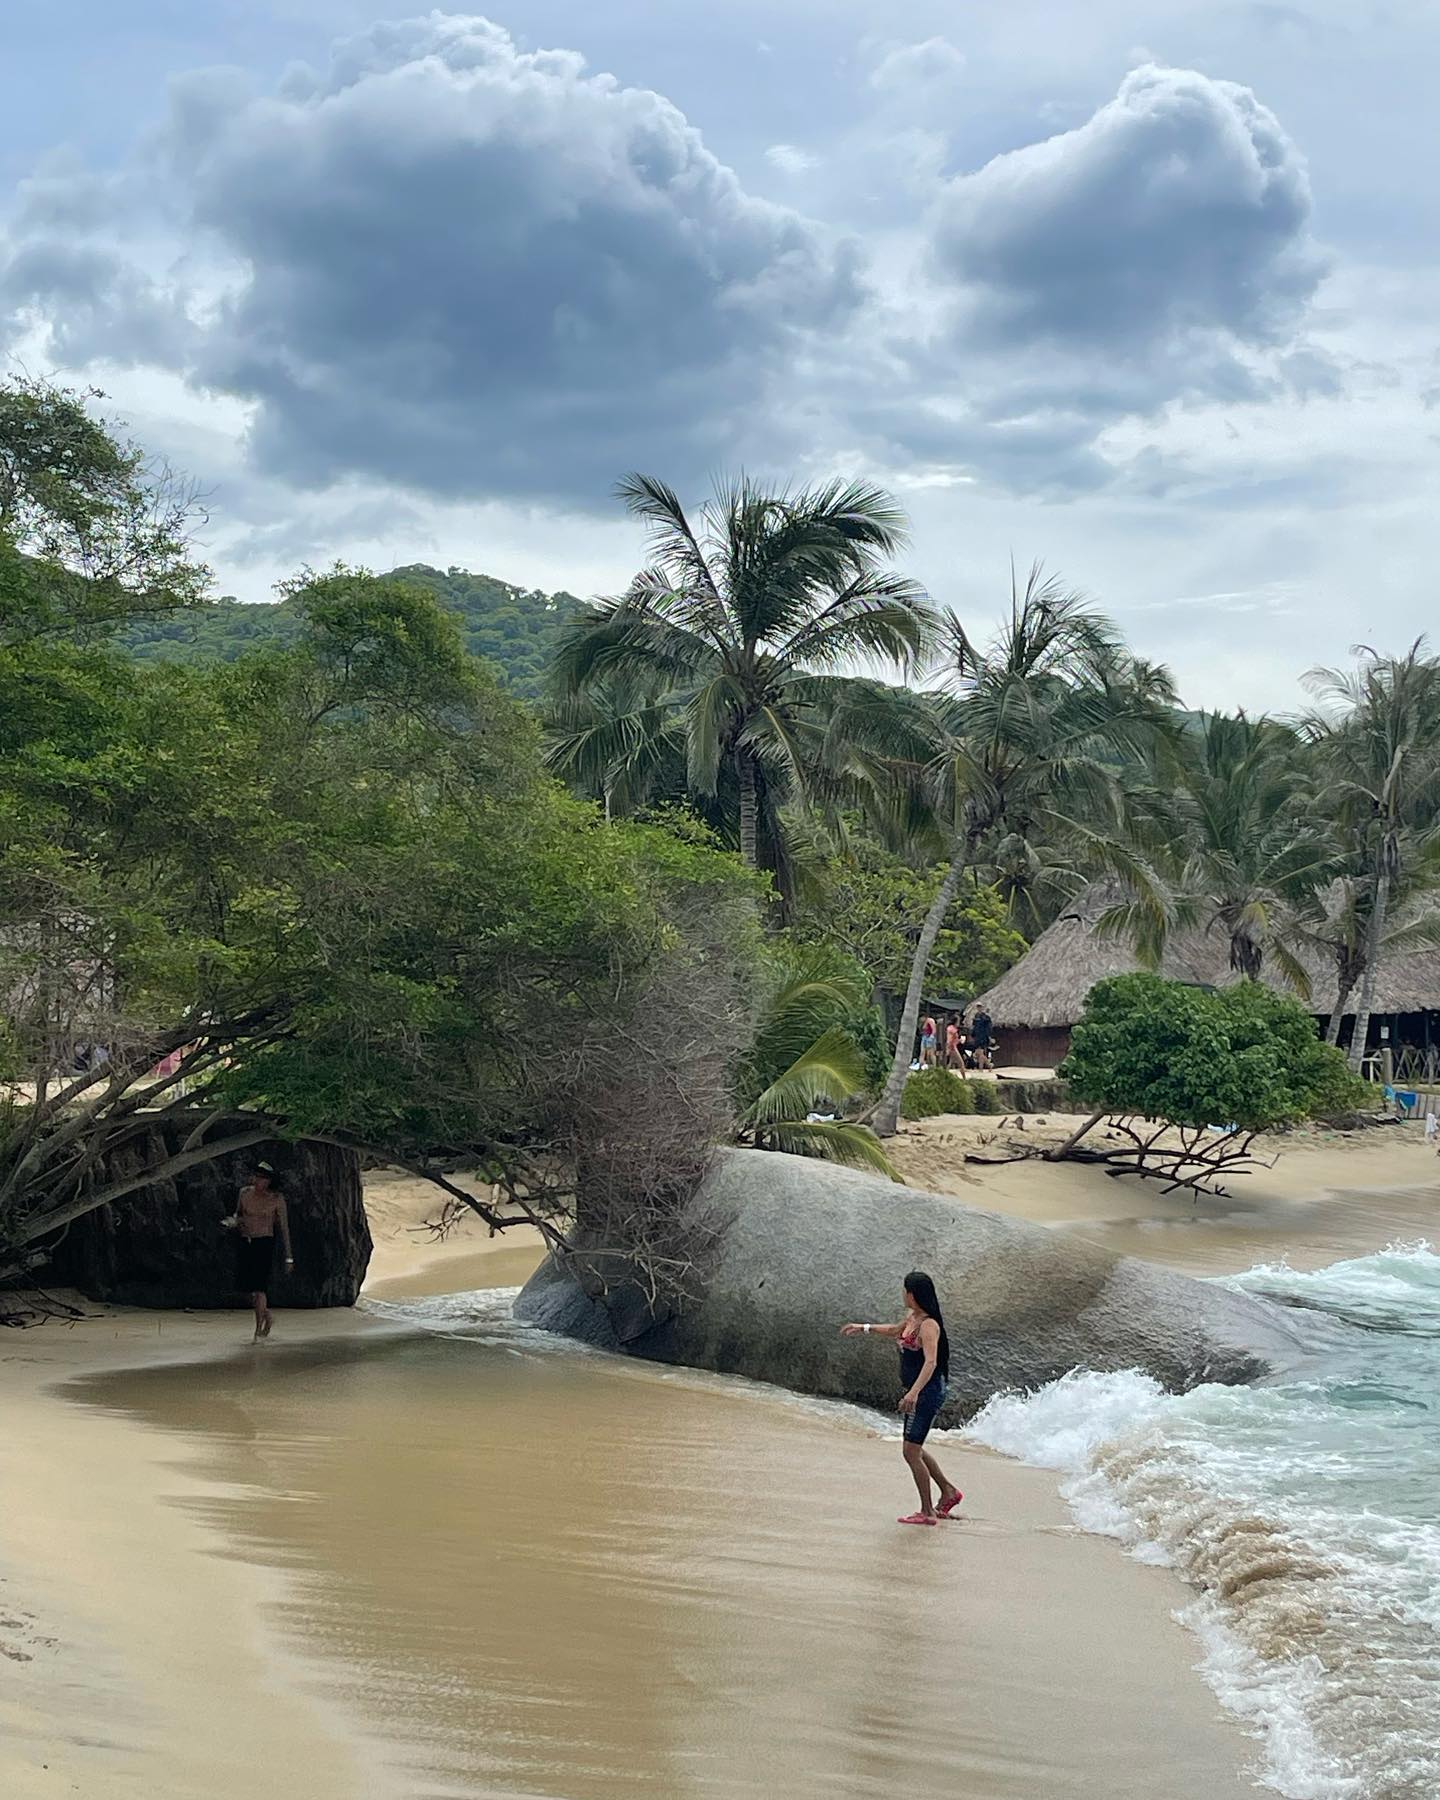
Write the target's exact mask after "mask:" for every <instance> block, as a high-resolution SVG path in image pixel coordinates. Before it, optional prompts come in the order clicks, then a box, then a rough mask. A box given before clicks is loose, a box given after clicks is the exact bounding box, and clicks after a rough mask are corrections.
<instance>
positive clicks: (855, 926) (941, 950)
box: [794, 834, 1026, 1067]
mask: <svg viewBox="0 0 1440 1800" xmlns="http://www.w3.org/2000/svg"><path fill="white" fill-rule="evenodd" d="M943 876H944V870H943V869H941V868H929V869H925V870H916V869H914V868H912V867H910V865H909V864H907V863H906V862H904V861H902V859H901V858H900V857H898V856H892V855H891V854H890V853H889V852H887V851H885V850H883V849H881V848H880V846H879V845H878V844H876V843H874V841H873V840H871V839H868V838H866V837H864V836H863V835H861V834H856V835H855V836H854V838H853V840H852V844H851V850H850V854H849V855H848V856H847V857H845V858H843V859H842V858H839V857H834V858H831V859H830V860H829V861H828V862H827V863H826V864H825V865H824V867H823V869H822V870H821V871H820V881H819V883H818V884H817V886H818V892H817V893H816V895H815V896H814V897H813V898H808V899H807V900H806V901H805V902H803V903H802V904H801V905H800V906H799V907H798V908H797V910H796V916H795V923H794V931H795V934H796V936H797V937H799V938H800V939H802V940H803V941H805V942H807V943H832V944H837V945H839V946H840V947H841V948H842V949H844V950H845V951H846V952H847V953H848V954H849V955H850V956H852V957H853V958H854V959H855V961H856V962H858V963H859V964H861V965H862V966H863V967H864V968H865V969H866V970H867V971H868V973H869V975H870V979H871V981H872V983H873V984H874V985H875V986H876V987H878V988H880V989H882V990H883V991H884V992H886V993H889V994H903V993H904V992H905V984H906V982H907V981H908V980H909V978H910V963H911V959H912V958H913V956H914V954H915V945H916V943H917V941H918V940H919V936H920V929H921V926H922V925H923V923H924V920H925V915H926V913H927V912H928V911H929V910H930V906H931V903H932V902H933V901H934V898H935V895H936V894H937V892H938V891H939V888H940V883H941V880H942V879H943ZM1025 950H1026V944H1025V939H1024V938H1023V937H1022V936H1021V935H1020V933H1019V932H1018V931H1017V930H1015V928H1014V927H1013V926H1012V924H1011V923H1010V919H1009V916H1008V913H1007V909H1006V906H1005V902H1004V900H1003V899H1002V898H1001V897H1000V895H999V894H998V893H997V892H996V890H995V889H994V888H993V887H987V886H984V885H983V884H981V883H979V882H974V881H967V882H964V883H963V884H962V885H961V888H960V891H959V892H958V893H957V894H956V896H955V899H954V901H953V903H952V904H951V906H950V908H949V910H948V912H947V913H946V915H945V920H944V923H943V924H942V925H941V928H940V936H939V938H938V940H937V941H936V946H935V951H934V954H933V956H932V957H931V959H930V978H929V990H930V991H931V992H934V993H940V994H946V995H954V996H956V997H960V998H964V999H969V998H971V997H973V996H974V995H975V994H980V993H983V992H984V991H985V989H986V988H988V987H991V986H993V984H994V983H995V982H997V981H998V980H999V979H1000V977H1001V976H1002V975H1003V974H1004V973H1005V971H1006V970H1007V969H1008V968H1009V967H1010V966H1011V964H1012V963H1015V962H1017V961H1018V960H1019V959H1020V957H1022V956H1023V955H1024V954H1025ZM886 1064H887V1067H888V1064H889V1054H888V1052H887V1055H886Z"/></svg>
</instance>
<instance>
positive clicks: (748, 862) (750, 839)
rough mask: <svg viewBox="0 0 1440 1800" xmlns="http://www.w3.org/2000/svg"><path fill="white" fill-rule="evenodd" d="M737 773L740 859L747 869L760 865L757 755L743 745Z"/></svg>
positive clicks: (736, 759) (739, 751)
mask: <svg viewBox="0 0 1440 1800" xmlns="http://www.w3.org/2000/svg"><path fill="white" fill-rule="evenodd" d="M735 774H736V777H737V779H738V781H739V783H740V860H741V861H742V862H743V863H744V864H745V866H746V868H747V869H754V868H756V867H758V866H759V858H758V854H757V851H756V816H757V813H758V810H759V807H758V802H757V799H756V794H755V785H756V784H755V757H754V754H753V752H751V751H749V750H747V749H745V747H744V746H743V745H741V746H740V747H739V748H738V749H737V750H736V752H735Z"/></svg>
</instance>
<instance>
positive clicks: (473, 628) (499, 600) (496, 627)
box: [119, 563, 585, 702]
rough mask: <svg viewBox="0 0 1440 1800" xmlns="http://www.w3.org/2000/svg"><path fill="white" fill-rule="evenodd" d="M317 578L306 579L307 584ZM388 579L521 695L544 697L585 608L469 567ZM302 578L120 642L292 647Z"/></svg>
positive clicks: (170, 649) (168, 657)
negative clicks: (563, 637)
mask: <svg viewBox="0 0 1440 1800" xmlns="http://www.w3.org/2000/svg"><path fill="white" fill-rule="evenodd" d="M307 579H313V577H302V578H301V581H302V583H303V582H304V581H305V580H307ZM388 579H390V580H393V581H395V582H397V583H401V584H403V585H404V586H405V587H406V588H408V589H412V590H414V589H419V590H421V591H422V592H423V593H424V594H426V595H428V596H429V597H430V598H432V599H433V600H435V601H436V602H437V603H438V605H439V607H440V610H441V612H442V613H443V614H445V615H447V616H448V617H450V618H453V620H454V621H455V623H456V625H457V626H458V627H459V631H460V637H461V641H462V643H463V645H464V647H465V649H466V650H467V651H468V652H469V653H470V654H471V655H472V656H479V657H483V658H484V659H485V660H486V661H488V662H490V663H493V664H494V666H495V668H496V669H497V670H498V671H499V673H500V675H501V678H502V680H503V682H504V685H505V687H506V688H507V689H508V690H509V692H510V693H512V694H515V695H516V696H517V697H519V698H521V699H524V700H528V701H532V702H533V701H536V700H538V699H539V698H540V697H541V694H542V692H543V689H544V684H545V675H546V671H547V670H548V667H549V663H550V658H551V656H552V655H553V653H554V647H555V643H556V640H557V638H558V636H559V634H560V633H561V631H562V630H563V629H564V627H565V626H566V625H567V624H568V623H569V622H570V621H571V620H573V619H575V618H577V617H579V616H580V615H581V614H582V613H583V612H584V611H585V608H584V605H583V604H582V602H581V601H579V600H577V599H576V598H575V596H574V595H573V594H567V593H563V592H562V593H555V594H547V593H543V592H542V591H541V590H540V589H538V588H518V587H513V586H511V585H510V584H509V583H508V582H504V581H497V580H496V579H495V577H494V576H491V575H481V574H475V573H472V572H471V571H470V570H468V569H450V570H440V569H432V568H431V567H429V565H428V564H426V563H408V564H406V565H404V566H403V567H401V568H398V569H391V570H390V571H388ZM295 585H296V584H295V583H285V584H282V586H281V588H280V593H281V595H282V598H281V599H280V600H278V601H274V602H263V601H261V602H253V603H245V602H241V601H239V600H236V599H234V598H233V597H231V596H225V595H222V596H221V597H220V598H219V599H218V600H212V601H207V602H205V603H204V604H202V605H200V606H197V607H195V608H193V609H191V610H188V611H186V612H185V613H183V614H181V615H179V616H176V617H159V618H147V619H142V620H139V621H137V622H135V623H132V624H130V625H127V626H126V628H125V629H124V630H123V631H122V632H121V634H120V637H119V642H121V643H122V644H123V645H124V647H125V648H126V649H127V650H128V651H129V652H130V653H131V654H132V655H133V656H134V657H135V658H136V659H137V660H138V661H142V662H178V663H196V662H234V661H235V660H236V659H237V658H239V657H241V656H247V655H249V654H250V652H251V651H252V650H262V649H266V650H271V649H283V648H286V647H289V646H293V645H294V644H295V643H296V642H297V641H298V640H299V638H300V637H301V636H302V634H303V632H304V630H305V620H304V616H303V612H302V609H301V608H300V606H299V605H298V604H297V602H296V598H295V593H294V589H295Z"/></svg>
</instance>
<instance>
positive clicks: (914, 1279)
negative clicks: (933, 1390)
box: [905, 1269, 950, 1381]
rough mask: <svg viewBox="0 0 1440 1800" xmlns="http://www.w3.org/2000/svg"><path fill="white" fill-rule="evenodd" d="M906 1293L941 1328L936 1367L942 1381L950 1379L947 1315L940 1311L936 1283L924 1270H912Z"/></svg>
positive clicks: (907, 1281) (906, 1283)
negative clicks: (946, 1327)
mask: <svg viewBox="0 0 1440 1800" xmlns="http://www.w3.org/2000/svg"><path fill="white" fill-rule="evenodd" d="M905 1292H906V1293H907V1294H909V1296H910V1298H911V1299H912V1300H913V1301H914V1302H915V1303H916V1305H917V1306H918V1307H919V1308H920V1310H921V1312H923V1313H924V1314H925V1316H926V1318H927V1319H933V1320H934V1321H935V1323H936V1324H937V1325H938V1326H939V1327H940V1348H939V1350H938V1351H937V1352H936V1353H935V1367H936V1368H937V1369H938V1370H939V1371H940V1378H941V1380H942V1381H948V1380H949V1379H950V1338H949V1334H948V1333H947V1332H946V1330H945V1315H944V1313H942V1312H941V1310H940V1296H939V1295H938V1294H937V1293H936V1292H935V1283H934V1282H933V1281H932V1280H931V1279H930V1277H929V1276H928V1275H927V1274H926V1273H925V1271H924V1270H923V1269H912V1270H911V1271H910V1273H909V1274H908V1275H907V1276H906V1277H905Z"/></svg>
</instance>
